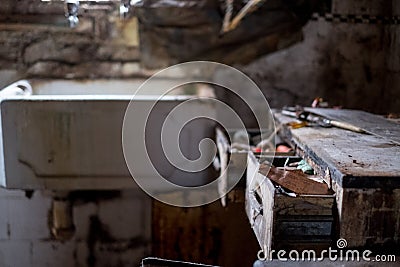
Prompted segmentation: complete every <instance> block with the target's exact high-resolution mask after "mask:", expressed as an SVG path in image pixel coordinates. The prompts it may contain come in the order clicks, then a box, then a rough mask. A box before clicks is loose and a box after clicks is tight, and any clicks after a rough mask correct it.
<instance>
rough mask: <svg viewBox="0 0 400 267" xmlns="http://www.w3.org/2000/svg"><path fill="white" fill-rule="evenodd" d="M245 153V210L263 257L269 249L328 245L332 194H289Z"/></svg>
mask: <svg viewBox="0 0 400 267" xmlns="http://www.w3.org/2000/svg"><path fill="white" fill-rule="evenodd" d="M258 169H259V163H258V160H257V158H256V157H255V156H254V155H253V154H252V153H249V156H248V166H247V181H246V182H247V185H246V212H247V216H248V218H249V221H250V224H251V226H252V228H253V231H254V233H255V235H256V237H257V240H258V242H259V244H260V246H261V248H262V249H263V250H264V253H265V255H266V257H267V258H268V257H269V256H270V252H271V250H275V251H276V250H279V249H288V250H290V249H296V250H298V251H301V250H303V249H314V250H316V251H319V250H322V249H324V248H328V247H329V245H330V244H331V242H332V229H333V224H334V223H333V215H332V210H333V205H334V195H325V196H318V195H301V196H299V195H298V196H296V197H293V196H289V195H287V194H285V193H281V192H280V191H279V190H278V189H277V186H275V185H274V183H273V182H272V181H271V180H270V179H269V178H267V177H266V176H264V175H262V174H261V173H259V172H258Z"/></svg>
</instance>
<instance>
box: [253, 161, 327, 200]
mask: <svg viewBox="0 0 400 267" xmlns="http://www.w3.org/2000/svg"><path fill="white" fill-rule="evenodd" d="M268 170H269V172H268ZM259 172H260V173H262V174H263V175H265V176H267V177H268V178H269V179H271V180H272V181H274V182H275V183H277V184H279V185H280V186H282V187H283V188H285V189H289V190H290V191H293V192H294V193H296V194H300V195H332V194H333V192H331V191H330V190H329V188H328V186H327V185H326V184H325V183H319V182H316V181H313V180H311V179H309V178H308V177H307V176H308V175H307V174H304V173H303V172H302V171H301V170H290V171H287V170H282V169H278V168H275V167H274V166H271V168H270V169H269V168H268V166H265V165H260V170H259Z"/></svg>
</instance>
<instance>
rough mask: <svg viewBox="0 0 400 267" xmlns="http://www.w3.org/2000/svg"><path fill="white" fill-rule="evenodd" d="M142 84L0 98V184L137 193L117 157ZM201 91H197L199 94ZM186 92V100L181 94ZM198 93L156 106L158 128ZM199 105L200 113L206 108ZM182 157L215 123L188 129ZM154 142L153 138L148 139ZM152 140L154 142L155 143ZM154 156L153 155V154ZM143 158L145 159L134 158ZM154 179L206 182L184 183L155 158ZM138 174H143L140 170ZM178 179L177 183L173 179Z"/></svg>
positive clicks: (88, 84) (71, 86)
mask: <svg viewBox="0 0 400 267" xmlns="http://www.w3.org/2000/svg"><path fill="white" fill-rule="evenodd" d="M143 81H144V80H138V79H135V80H90V81H73V80H31V81H29V82H30V84H31V85H32V93H31V94H26V95H24V94H21V95H15V94H12V93H11V94H4V95H3V96H1V92H0V109H1V138H0V149H1V153H0V185H1V186H3V187H6V188H16V189H26V190H27V189H52V190H79V189H121V188H132V187H136V186H137V185H136V183H135V182H134V181H133V179H132V178H131V175H130V173H129V171H128V169H127V166H126V163H125V160H124V157H123V152H122V143H121V135H122V123H123V117H124V114H125V110H126V107H127V105H128V103H129V101H130V100H131V97H132V95H133V93H135V91H136V89H137V88H138V87H139V86H140V85H141V84H142V82H143ZM170 82H171V80H168V79H165V80H164V79H163V80H157V81H153V85H152V86H151V90H148V91H146V92H144V93H143V92H142V93H141V96H140V97H139V98H137V99H136V100H135V101H138V102H140V104H141V105H150V104H153V101H154V99H156V98H159V96H160V94H161V93H162V91H163V90H161V89H160V88H165V86H168V84H169V83H170ZM203 88H204V87H203ZM188 91H190V92H192V94H190V95H188V94H187V92H188ZM198 92H199V91H198V90H197V88H195V87H193V85H191V86H190V88H189V87H188V88H178V89H176V90H174V91H173V92H172V93H171V94H170V95H169V96H167V97H164V98H163V99H162V100H161V101H160V102H159V103H158V104H157V110H156V111H157V113H156V114H157V116H155V119H154V120H153V121H152V122H150V127H152V124H151V123H154V125H159V124H160V123H162V121H163V120H164V118H165V117H166V116H167V113H168V111H169V110H171V109H172V108H174V107H175V106H176V105H178V104H179V103H181V102H182V101H185V100H187V99H190V98H193V97H194V96H196V95H197V93H198ZM205 106H206V109H205ZM204 110H208V112H213V108H212V105H211V104H210V103H208V102H207V101H198V102H193V105H192V106H191V108H190V109H188V112H193V113H194V114H198V113H199V112H204ZM187 128H188V129H187V130H186V131H185V133H183V134H184V136H183V139H182V140H183V146H182V149H183V153H186V154H187V155H188V156H189V157H194V158H196V155H197V154H196V153H198V149H197V146H198V142H199V140H201V139H203V138H204V137H209V136H212V135H213V128H214V123H212V122H210V121H199V122H198V123H192V124H190V125H188V127H187ZM153 138H157V137H153ZM158 138H159V137H158ZM154 149H157V148H156V147H155V148H154ZM137 156H138V157H144V155H137ZM155 163H156V165H157V167H159V168H160V172H161V173H164V174H165V175H166V176H169V177H174V179H175V180H176V179H177V180H178V181H177V182H178V183H181V184H184V185H195V184H203V183H205V182H207V179H208V176H207V172H206V171H204V172H200V173H199V174H198V175H197V176H196V177H197V178H196V179H195V180H191V181H186V180H185V178H184V174H183V173H180V172H179V171H178V170H176V169H174V167H173V166H172V165H167V164H164V159H163V158H162V157H160V158H157V157H156V158H155ZM138 168H139V172H138V173H141V174H143V175H144V176H145V175H146V170H140V166H138ZM180 179H181V180H180Z"/></svg>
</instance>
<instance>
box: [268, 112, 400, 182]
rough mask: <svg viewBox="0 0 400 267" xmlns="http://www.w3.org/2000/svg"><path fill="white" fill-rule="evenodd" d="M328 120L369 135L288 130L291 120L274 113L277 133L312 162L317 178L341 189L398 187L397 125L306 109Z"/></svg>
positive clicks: (373, 118) (399, 133) (370, 117)
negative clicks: (357, 128)
mask: <svg viewBox="0 0 400 267" xmlns="http://www.w3.org/2000/svg"><path fill="white" fill-rule="evenodd" d="M308 111H312V112H315V113H318V114H321V115H324V116H326V117H328V118H330V119H335V120H340V121H345V122H348V123H352V124H354V125H356V126H359V127H361V128H363V129H365V130H366V131H368V132H371V133H372V134H360V133H354V132H351V131H348V130H344V129H339V128H335V127H332V128H323V127H304V128H299V129H291V128H290V127H289V126H286V125H285V124H286V123H288V122H291V121H294V120H295V119H294V118H291V117H287V116H284V115H282V114H281V113H278V112H277V113H275V119H276V122H277V124H284V127H283V128H282V131H281V134H282V136H283V137H284V138H285V139H286V141H287V142H288V143H290V144H291V145H292V146H293V147H294V148H295V149H296V150H297V151H298V152H299V153H300V154H303V156H304V157H305V158H306V159H307V160H308V161H309V163H312V165H313V167H315V170H316V172H317V173H318V174H319V175H321V176H323V177H324V176H329V177H330V178H329V179H332V180H333V181H335V182H336V183H337V184H338V185H340V186H342V187H344V188H400V145H398V144H397V142H399V141H400V125H399V124H396V123H394V122H390V121H388V120H385V119H384V118H382V117H379V116H376V115H373V114H369V113H366V112H362V111H355V110H333V109H308ZM327 170H329V171H327Z"/></svg>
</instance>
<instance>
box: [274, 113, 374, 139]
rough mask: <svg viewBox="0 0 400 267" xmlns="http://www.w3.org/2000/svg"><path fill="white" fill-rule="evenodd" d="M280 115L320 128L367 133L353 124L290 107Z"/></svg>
mask: <svg viewBox="0 0 400 267" xmlns="http://www.w3.org/2000/svg"><path fill="white" fill-rule="evenodd" d="M282 114H283V115H286V116H290V117H294V118H297V119H298V120H300V121H303V122H307V123H315V124H317V125H319V126H322V127H337V128H341V129H345V130H349V131H353V132H356V133H367V132H366V131H365V130H363V129H362V128H360V127H357V126H355V125H353V124H350V123H347V122H342V121H336V120H331V119H328V118H325V117H322V116H319V115H316V114H313V113H312V112H308V111H305V110H303V109H298V108H291V107H290V108H284V109H283V110H282Z"/></svg>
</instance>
